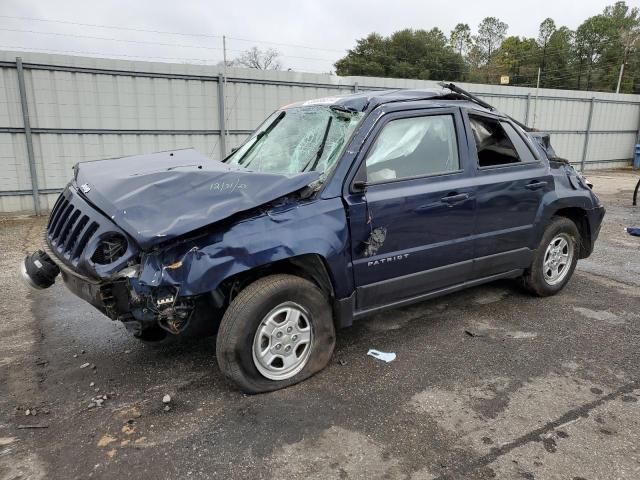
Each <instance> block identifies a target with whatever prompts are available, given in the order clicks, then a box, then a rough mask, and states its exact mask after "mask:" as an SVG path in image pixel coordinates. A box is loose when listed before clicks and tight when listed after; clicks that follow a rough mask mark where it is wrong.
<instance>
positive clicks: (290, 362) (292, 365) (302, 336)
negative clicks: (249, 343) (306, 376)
mask: <svg viewBox="0 0 640 480" xmlns="http://www.w3.org/2000/svg"><path fill="white" fill-rule="evenodd" d="M312 342H313V328H312V325H311V321H310V315H309V313H308V312H307V311H306V310H305V309H304V308H302V307H301V306H300V305H298V304H296V303H293V302H286V303H283V304H281V305H278V306H277V307H276V308H274V309H273V310H271V312H269V313H268V314H267V315H266V316H265V317H264V318H263V319H262V322H260V325H259V326H258V330H257V331H256V334H255V336H254V339H253V363H254V364H255V366H256V368H257V369H258V371H259V372H260V373H261V374H262V375H263V376H264V377H266V378H268V379H270V380H286V379H288V378H291V377H293V376H294V375H296V374H297V373H298V372H300V370H302V369H303V368H304V366H305V365H306V364H307V361H308V360H309V354H310V353H311V345H312Z"/></svg>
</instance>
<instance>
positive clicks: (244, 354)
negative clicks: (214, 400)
mask: <svg viewBox="0 0 640 480" xmlns="http://www.w3.org/2000/svg"><path fill="white" fill-rule="evenodd" d="M334 346H335V329H334V325H333V318H332V314H331V308H330V305H329V303H328V301H327V298H326V296H325V295H324V293H323V292H322V291H321V290H320V289H319V288H318V287H317V286H316V285H314V284H313V283H311V282H310V281H308V280H305V279H303V278H300V277H296V276H293V275H271V276H268V277H264V278H261V279H259V280H256V281H255V282H254V283H252V284H250V285H249V286H247V287H246V288H245V289H244V290H242V291H241V292H240V293H239V294H238V296H237V297H236V298H235V299H234V300H233V301H232V302H231V304H230V305H229V308H228V309H227V311H226V312H225V314H224V317H223V318H222V322H221V324H220V330H219V331H218V337H217V342H216V356H217V358H218V365H219V366H220V369H221V370H222V373H224V375H225V376H226V377H227V378H228V379H230V380H231V381H232V382H234V383H235V384H236V385H238V386H239V387H240V389H241V390H243V391H244V392H247V393H260V392H268V391H272V390H278V389H280V388H284V387H287V386H289V385H293V384H295V383H298V382H300V381H301V380H304V379H306V378H308V377H310V376H311V375H313V374H315V373H316V372H318V371H320V370H322V369H323V368H324V367H325V366H326V365H327V363H328V362H329V360H330V359H331V355H332V353H333V348H334Z"/></svg>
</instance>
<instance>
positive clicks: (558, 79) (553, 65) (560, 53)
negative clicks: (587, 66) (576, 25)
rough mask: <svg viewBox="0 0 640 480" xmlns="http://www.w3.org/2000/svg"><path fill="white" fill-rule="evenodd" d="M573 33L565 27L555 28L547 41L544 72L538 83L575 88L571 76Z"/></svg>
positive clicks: (552, 86)
mask: <svg viewBox="0 0 640 480" xmlns="http://www.w3.org/2000/svg"><path fill="white" fill-rule="evenodd" d="M574 36H575V33H574V32H573V31H571V30H570V29H568V28H567V27H564V26H563V27H560V28H558V29H556V30H555V31H554V32H553V33H552V34H551V36H550V37H549V41H548V42H547V54H546V60H545V72H544V75H543V76H542V77H541V79H540V83H541V84H542V85H544V86H545V87H547V88H576V81H575V78H573V72H574V63H575V60H576V58H575V49H574V45H573V41H574Z"/></svg>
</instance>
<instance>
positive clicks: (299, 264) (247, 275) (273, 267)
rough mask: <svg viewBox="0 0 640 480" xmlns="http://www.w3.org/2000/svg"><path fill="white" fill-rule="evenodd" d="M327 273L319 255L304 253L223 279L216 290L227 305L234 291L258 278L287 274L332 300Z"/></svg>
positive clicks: (331, 286) (333, 292)
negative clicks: (309, 282)
mask: <svg viewBox="0 0 640 480" xmlns="http://www.w3.org/2000/svg"><path fill="white" fill-rule="evenodd" d="M329 272H330V270H329V267H328V265H327V261H326V259H325V258H323V257H322V256H321V255H319V254H315V253H306V254H302V255H298V256H295V257H288V258H284V259H281V260H276V261H274V262H269V263H265V264H262V265H259V266H257V267H253V268H250V269H247V270H243V271H241V272H239V273H236V274H234V275H231V276H229V277H227V278H225V279H224V280H223V281H222V282H220V285H219V286H218V288H217V290H219V291H220V292H219V293H220V294H222V295H223V296H224V297H225V299H226V301H227V303H228V302H229V301H230V300H231V299H232V298H233V296H234V291H236V292H237V291H239V290H241V289H242V288H244V287H245V286H247V285H248V284H250V283H253V282H255V281H256V280H258V279H259V278H262V277H266V276H268V275H275V274H278V273H287V274H290V275H296V276H298V277H301V278H305V279H307V280H309V281H311V282H313V283H314V284H315V285H316V286H317V287H318V288H320V290H322V292H323V293H324V294H325V295H326V296H327V297H328V298H329V299H331V300H333V299H334V298H335V291H334V287H333V279H332V278H331V274H330V273H329Z"/></svg>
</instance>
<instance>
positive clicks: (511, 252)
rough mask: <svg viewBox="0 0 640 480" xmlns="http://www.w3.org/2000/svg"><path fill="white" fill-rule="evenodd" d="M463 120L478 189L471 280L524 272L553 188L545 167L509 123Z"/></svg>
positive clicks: (483, 118) (478, 118) (495, 119)
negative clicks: (470, 141)
mask: <svg viewBox="0 0 640 480" xmlns="http://www.w3.org/2000/svg"><path fill="white" fill-rule="evenodd" d="M466 121H467V122H468V123H467V124H468V127H469V130H470V132H472V135H471V136H472V137H473V141H474V145H473V146H474V148H472V153H471V155H472V158H474V162H473V163H474V164H475V165H474V167H475V169H476V186H477V210H476V226H475V229H474V237H475V245H474V250H475V257H476V258H475V260H474V267H473V276H474V278H480V277H486V276H490V275H494V274H498V273H503V272H507V271H509V270H514V269H520V268H526V267H528V266H529V265H530V263H531V258H532V249H534V248H535V247H536V245H535V240H536V236H535V229H534V226H535V222H536V218H537V216H538V212H539V210H540V207H541V203H542V199H543V197H544V195H545V194H547V193H548V192H551V191H553V189H554V185H553V176H552V175H551V173H550V171H549V166H548V164H547V163H546V162H543V161H542V160H541V159H540V158H538V157H537V155H538V153H537V152H536V151H535V149H534V148H533V146H531V145H530V143H529V141H528V140H527V139H526V138H525V137H524V136H523V134H522V133H521V132H520V131H519V129H518V128H517V127H515V126H514V125H513V124H511V123H510V122H508V121H505V120H504V119H501V118H498V117H493V116H490V115H482V114H477V113H473V114H472V113H469V114H468V115H466Z"/></svg>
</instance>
